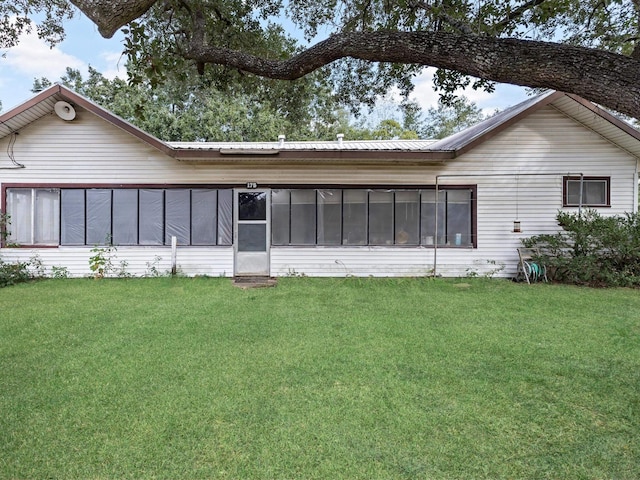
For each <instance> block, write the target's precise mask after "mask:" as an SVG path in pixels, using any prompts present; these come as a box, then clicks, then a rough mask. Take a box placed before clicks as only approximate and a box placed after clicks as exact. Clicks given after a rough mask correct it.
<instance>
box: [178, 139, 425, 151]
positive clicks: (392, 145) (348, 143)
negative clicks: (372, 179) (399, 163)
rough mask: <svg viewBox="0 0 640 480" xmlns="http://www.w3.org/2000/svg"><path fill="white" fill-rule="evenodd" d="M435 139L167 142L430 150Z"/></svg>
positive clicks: (205, 146) (198, 146)
mask: <svg viewBox="0 0 640 480" xmlns="http://www.w3.org/2000/svg"><path fill="white" fill-rule="evenodd" d="M434 143H436V140H342V141H337V140H336V141H293V142H289V141H286V140H285V141H283V142H167V144H168V145H170V146H171V147H173V148H177V149H182V150H217V151H219V150H229V151H233V150H351V151H353V150H363V151H411V152H415V151H431V150H432V148H431V145H433V144H434Z"/></svg>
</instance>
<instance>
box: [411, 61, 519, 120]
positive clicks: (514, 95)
mask: <svg viewBox="0 0 640 480" xmlns="http://www.w3.org/2000/svg"><path fill="white" fill-rule="evenodd" d="M435 71H436V69H435V68H427V69H425V70H424V72H423V73H421V74H420V75H418V76H417V77H416V78H415V79H414V82H413V83H414V85H415V88H414V90H413V93H412V94H411V98H412V99H413V100H415V101H417V102H418V103H419V104H420V106H421V107H422V108H423V110H425V111H426V110H427V109H428V108H429V107H436V106H437V105H438V94H437V93H436V92H435V91H434V90H433V75H434V73H435ZM456 94H457V95H464V96H466V97H467V98H468V99H469V100H471V101H472V102H475V103H476V104H477V105H478V106H479V107H480V108H482V110H483V112H484V113H485V114H491V113H493V112H494V111H495V110H496V109H500V110H503V109H505V108H507V107H510V106H512V105H515V104H517V103H519V102H521V101H523V100H524V99H526V97H527V95H526V90H525V88H524V87H518V86H515V85H507V84H497V85H496V89H495V91H494V92H493V93H489V92H485V91H484V90H474V89H473V88H471V87H468V88H466V89H459V90H457V91H456Z"/></svg>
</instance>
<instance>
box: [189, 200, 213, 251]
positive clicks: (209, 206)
mask: <svg viewBox="0 0 640 480" xmlns="http://www.w3.org/2000/svg"><path fill="white" fill-rule="evenodd" d="M217 226H218V192H217V191H216V190H192V191H191V244H192V245H215V244H216V235H217V233H216V231H217Z"/></svg>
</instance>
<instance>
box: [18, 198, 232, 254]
mask: <svg viewBox="0 0 640 480" xmlns="http://www.w3.org/2000/svg"><path fill="white" fill-rule="evenodd" d="M6 200H7V202H6V203H7V213H8V214H9V215H10V217H11V224H10V228H9V237H8V239H7V240H8V242H10V243H18V244H22V245H58V244H60V245H104V244H107V243H112V244H113V245H170V244H171V237H173V236H175V237H177V239H178V244H179V245H231V244H232V238H233V235H232V225H233V215H232V212H233V195H232V190H230V189H224V190H218V189H206V188H201V189H197V188H194V189H189V188H174V189H162V188H146V189H136V188H115V189H111V188H62V189H58V188H7V193H6Z"/></svg>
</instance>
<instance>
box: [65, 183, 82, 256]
mask: <svg viewBox="0 0 640 480" xmlns="http://www.w3.org/2000/svg"><path fill="white" fill-rule="evenodd" d="M61 203H62V205H61V226H60V243H62V245H84V244H85V238H84V232H85V221H84V213H85V203H84V190H62V192H61Z"/></svg>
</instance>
